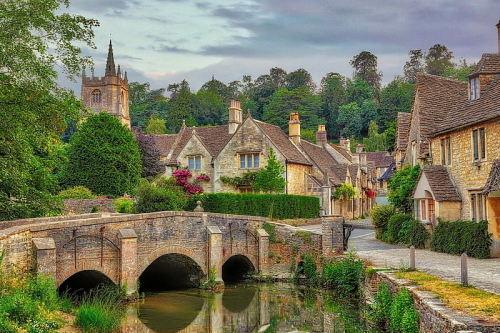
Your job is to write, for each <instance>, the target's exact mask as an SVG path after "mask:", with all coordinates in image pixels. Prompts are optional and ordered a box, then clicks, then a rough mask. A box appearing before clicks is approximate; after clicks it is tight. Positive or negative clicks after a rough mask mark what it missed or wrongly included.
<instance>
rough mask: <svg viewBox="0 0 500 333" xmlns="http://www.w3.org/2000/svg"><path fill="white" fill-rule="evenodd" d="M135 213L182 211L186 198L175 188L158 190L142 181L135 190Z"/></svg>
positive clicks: (144, 180)
mask: <svg viewBox="0 0 500 333" xmlns="http://www.w3.org/2000/svg"><path fill="white" fill-rule="evenodd" d="M135 199H136V203H135V208H134V209H135V211H136V212H137V213H150V212H161V211H168V210H183V208H184V206H185V205H186V203H187V198H186V196H185V195H184V193H183V192H182V190H180V188H177V187H166V188H158V187H156V186H154V185H153V184H150V183H149V182H148V181H147V180H146V179H142V180H141V183H140V185H139V187H138V188H137V189H136V190H135Z"/></svg>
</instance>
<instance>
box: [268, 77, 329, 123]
mask: <svg viewBox="0 0 500 333" xmlns="http://www.w3.org/2000/svg"><path fill="white" fill-rule="evenodd" d="M319 107H320V100H319V98H318V96H316V95H313V94H312V93H311V92H310V91H309V88H307V87H305V86H301V87H299V88H297V89H294V90H291V91H290V90H287V89H286V88H283V89H281V90H279V91H277V92H276V93H275V94H273V97H272V100H271V102H269V104H268V105H267V106H266V108H265V110H264V115H263V116H262V120H263V121H265V122H268V123H270V124H273V125H276V126H279V127H281V129H283V130H284V131H285V132H288V121H289V119H290V113H293V112H298V113H299V115H300V122H301V123H302V128H304V129H317V126H318V124H319V123H321V121H320V119H319V118H318V116H317V113H318V112H319Z"/></svg>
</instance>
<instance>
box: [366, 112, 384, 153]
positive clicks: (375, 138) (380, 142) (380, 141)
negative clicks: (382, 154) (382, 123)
mask: <svg viewBox="0 0 500 333" xmlns="http://www.w3.org/2000/svg"><path fill="white" fill-rule="evenodd" d="M363 144H364V145H365V150H366V151H367V152H374V151H385V150H387V149H388V148H389V145H388V143H387V135H386V133H379V132H378V125H377V123H376V122H375V121H374V120H371V121H370V123H369V125H368V137H367V138H363Z"/></svg>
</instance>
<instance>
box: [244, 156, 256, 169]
mask: <svg viewBox="0 0 500 333" xmlns="http://www.w3.org/2000/svg"><path fill="white" fill-rule="evenodd" d="M258 168H259V153H251V154H240V169H258Z"/></svg>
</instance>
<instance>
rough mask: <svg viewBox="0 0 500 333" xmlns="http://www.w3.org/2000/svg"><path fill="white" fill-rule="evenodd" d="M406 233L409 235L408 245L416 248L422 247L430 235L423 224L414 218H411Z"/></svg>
mask: <svg viewBox="0 0 500 333" xmlns="http://www.w3.org/2000/svg"><path fill="white" fill-rule="evenodd" d="M408 234H409V237H410V239H409V240H410V242H409V244H408V245H413V246H415V248H417V249H424V248H425V243H426V242H427V240H428V239H429V238H430V236H431V235H430V234H429V232H428V231H427V230H426V229H425V226H424V225H423V224H422V223H421V222H420V221H419V220H416V219H414V220H412V222H411V225H410V226H409V228H408Z"/></svg>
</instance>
